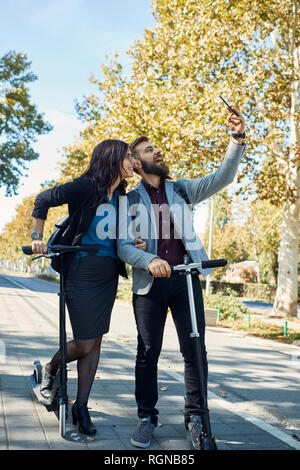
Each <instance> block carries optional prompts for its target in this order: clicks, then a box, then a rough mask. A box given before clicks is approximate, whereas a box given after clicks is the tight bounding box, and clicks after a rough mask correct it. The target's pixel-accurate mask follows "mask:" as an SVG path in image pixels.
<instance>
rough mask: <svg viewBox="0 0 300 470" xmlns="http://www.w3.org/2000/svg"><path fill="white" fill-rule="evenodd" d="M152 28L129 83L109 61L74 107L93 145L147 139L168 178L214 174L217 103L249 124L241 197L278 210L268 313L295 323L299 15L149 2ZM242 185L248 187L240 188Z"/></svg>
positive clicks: (188, 0) (279, 9)
mask: <svg viewBox="0 0 300 470" xmlns="http://www.w3.org/2000/svg"><path fill="white" fill-rule="evenodd" d="M152 5H153V10H154V16H155V19H156V23H155V26H154V28H153V29H152V30H145V33H144V36H143V38H142V39H141V40H140V41H137V42H136V43H135V44H134V46H133V47H132V48H131V50H130V51H129V54H130V56H131V59H132V67H131V73H130V75H129V76H128V77H123V76H122V68H121V66H120V64H118V63H117V61H116V60H114V61H113V62H112V64H111V66H107V67H105V68H104V72H105V79H104V80H103V81H101V82H100V81H98V80H97V79H95V78H93V81H94V83H95V84H96V85H97V86H98V88H99V91H100V93H99V96H95V95H94V96H91V97H89V98H88V99H86V100H85V101H84V103H83V104H82V105H81V107H80V111H81V115H82V116H85V117H86V119H87V122H88V124H90V125H89V126H88V128H87V133H90V134H91V135H92V134H93V135H94V136H95V132H96V131H95V124H96V127H98V129H101V135H103V130H104V129H106V130H107V132H108V133H110V134H117V135H120V136H122V137H123V138H124V139H127V138H128V139H132V137H135V136H136V134H148V135H150V137H153V138H155V140H156V142H157V144H158V145H159V146H161V147H162V149H163V151H164V152H165V154H166V156H167V160H168V161H169V162H170V163H172V170H174V172H173V174H174V176H175V177H176V176H179V175H180V176H189V177H191V176H193V175H201V174H202V173H204V172H205V173H207V172H208V171H210V170H212V169H214V168H215V167H216V166H218V165H219V163H220V159H221V158H222V157H223V154H224V150H225V148H226V145H227V141H228V138H227V136H226V132H224V128H223V123H224V119H225V116H226V113H225V112H223V108H222V106H223V105H222V103H221V101H220V99H219V94H220V93H222V94H223V93H224V95H225V96H226V97H227V98H229V99H230V101H231V102H233V103H235V104H236V105H237V106H238V107H239V108H240V109H241V110H242V111H243V113H244V114H245V115H246V117H247V118H248V123H249V125H248V130H247V137H248V139H247V140H248V146H247V151H246V152H245V154H244V157H243V161H242V166H241V171H240V174H239V176H238V181H239V182H240V181H243V189H242V190H243V192H245V191H250V192H255V191H256V192H257V194H258V197H259V198H261V199H267V200H269V201H270V202H271V203H272V204H273V205H277V206H278V207H284V211H283V223H282V235H281V244H280V250H279V274H278V282H277V285H278V287H277V293H276V299H275V306H274V313H275V314H276V315H282V316H286V315H291V316H295V315H296V314H297V259H298V256H297V250H298V246H297V240H298V233H299V207H300V201H299V185H300V165H299V160H300V158H299V156H300V150H299V149H300V146H299V139H300V129H299V119H300V110H299V103H300V97H299V94H300V91H299V73H300V71H299V48H300V41H299V29H300V21H299V7H298V3H297V0H264V1H263V2H261V1H260V0H253V1H252V2H251V5H249V2H248V1H246V0H223V1H220V0H219V1H212V0H202V1H201V2H199V1H198V0H154V1H153V3H152ZM245 176H246V178H244V177H245Z"/></svg>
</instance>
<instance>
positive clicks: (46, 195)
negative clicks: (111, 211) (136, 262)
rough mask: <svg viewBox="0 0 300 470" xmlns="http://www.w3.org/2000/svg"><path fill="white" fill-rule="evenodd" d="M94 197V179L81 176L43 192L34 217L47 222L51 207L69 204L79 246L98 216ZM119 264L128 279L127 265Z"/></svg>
mask: <svg viewBox="0 0 300 470" xmlns="http://www.w3.org/2000/svg"><path fill="white" fill-rule="evenodd" d="M94 195H95V187H94V183H93V180H92V178H89V177H87V176H80V177H79V178H76V179H74V180H73V181H71V182H69V183H65V184H61V185H59V186H55V187H54V188H50V189H46V190H45V191H42V192H41V193H40V194H39V195H38V196H37V197H36V199H35V202H34V209H33V211H32V216H33V217H35V218H36V219H43V220H46V218H47V214H48V210H49V209H50V207H57V206H61V205H62V204H68V209H69V215H70V218H71V217H72V216H74V214H75V215H76V217H75V219H74V238H73V245H75V244H78V243H80V241H81V238H82V237H83V235H84V234H85V232H86V231H87V229H88V227H89V226H90V224H91V222H92V220H93V218H94V217H95V214H96V210H97V205H95V204H92V200H93V197H94ZM79 208H80V210H79V211H78V209H79ZM76 211H77V212H76ZM118 262H119V274H120V275H121V276H124V277H126V278H127V277H128V276H127V271H126V268H125V263H123V261H121V260H120V259H119V258H118Z"/></svg>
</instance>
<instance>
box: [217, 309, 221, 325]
mask: <svg viewBox="0 0 300 470" xmlns="http://www.w3.org/2000/svg"><path fill="white" fill-rule="evenodd" d="M219 319H220V309H219V308H218V310H217V322H218V321H219Z"/></svg>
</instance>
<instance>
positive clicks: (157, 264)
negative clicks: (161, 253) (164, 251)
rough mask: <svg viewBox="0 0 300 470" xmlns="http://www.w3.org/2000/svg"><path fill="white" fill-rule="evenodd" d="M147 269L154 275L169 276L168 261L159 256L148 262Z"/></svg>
mask: <svg viewBox="0 0 300 470" xmlns="http://www.w3.org/2000/svg"><path fill="white" fill-rule="evenodd" d="M148 269H149V271H150V273H151V274H152V276H154V277H170V276H171V272H172V270H171V267H170V265H169V263H168V262H167V261H165V260H163V259H161V258H154V259H153V260H152V261H151V262H150V263H149V265H148Z"/></svg>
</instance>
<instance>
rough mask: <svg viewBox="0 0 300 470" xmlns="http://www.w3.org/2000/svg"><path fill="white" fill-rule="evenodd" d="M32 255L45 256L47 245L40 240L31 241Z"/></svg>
mask: <svg viewBox="0 0 300 470" xmlns="http://www.w3.org/2000/svg"><path fill="white" fill-rule="evenodd" d="M31 247H32V253H33V254H35V255H38V254H41V255H46V254H47V253H48V245H47V243H45V242H43V241H42V240H33V242H32V243H31Z"/></svg>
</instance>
